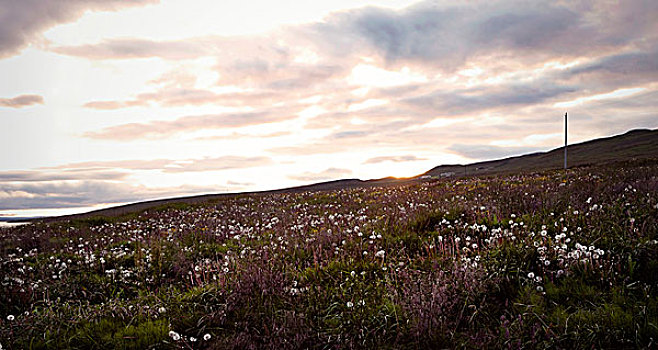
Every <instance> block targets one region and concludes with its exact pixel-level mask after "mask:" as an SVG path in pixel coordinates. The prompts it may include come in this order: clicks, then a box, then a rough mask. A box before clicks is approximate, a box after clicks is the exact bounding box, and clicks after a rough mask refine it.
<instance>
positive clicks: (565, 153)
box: [564, 112, 567, 170]
mask: <svg viewBox="0 0 658 350" xmlns="http://www.w3.org/2000/svg"><path fill="white" fill-rule="evenodd" d="M564 170H567V113H566V112H565V113H564Z"/></svg>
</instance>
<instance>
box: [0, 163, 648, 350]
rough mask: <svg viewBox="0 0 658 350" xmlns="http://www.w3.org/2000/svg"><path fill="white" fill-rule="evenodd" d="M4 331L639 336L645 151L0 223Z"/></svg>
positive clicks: (644, 278) (522, 345) (587, 343)
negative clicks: (635, 156)
mask: <svg viewBox="0 0 658 350" xmlns="http://www.w3.org/2000/svg"><path fill="white" fill-rule="evenodd" d="M0 283H1V284H0V317H1V319H0V344H1V348H2V349H41V348H52V349H56V348H68V349H148V348H158V349H160V348H165V349H167V348H171V349H178V348H181V349H226V348H228V349H231V348H236V349H260V348H265V349H272V348H277V349H301V348H310V349H352V348H378V349H399V348H402V349H406V348H410V349H417V348H467V349H475V348H492V349H493V348H496V349H498V348H499V349H526V348H570V349H585V348H587V349H591V348H599V349H601V348H615V349H619V348H653V347H656V346H657V345H656V342H658V160H655V159H654V160H644V161H630V162H621V163H615V164H608V165H606V166H600V167H578V168H573V169H569V170H568V171H567V172H564V171H544V172H534V173H519V174H512V175H499V176H483V177H469V178H455V179H438V180H437V179H434V180H429V181H425V182H422V183H420V182H419V183H417V184H412V185H405V186H388V187H373V188H357V189H345V190H333V191H318V192H302V193H278V194H256V195H236V196H233V197H227V198H224V199H218V200H214V201H211V202H208V203H202V204H192V205H186V204H178V205H177V204H172V205H167V206H163V207H159V208H153V209H149V210H146V211H143V212H139V213H133V214H129V215H124V216H121V217H114V218H110V217H92V218H87V219H80V220H72V221H65V222H56V223H48V224H46V223H37V224H33V225H25V226H19V227H13V228H1V229H0Z"/></svg>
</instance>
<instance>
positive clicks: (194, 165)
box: [164, 156, 272, 173]
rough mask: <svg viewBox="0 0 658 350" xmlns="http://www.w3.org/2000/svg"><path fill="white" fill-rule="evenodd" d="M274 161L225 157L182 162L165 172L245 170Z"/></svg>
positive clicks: (174, 164) (265, 158)
mask: <svg viewBox="0 0 658 350" xmlns="http://www.w3.org/2000/svg"><path fill="white" fill-rule="evenodd" d="M271 163H272V159H270V158H268V157H239V156H224V157H217V158H202V159H194V160H189V161H180V162H175V163H171V164H169V165H167V166H166V167H165V168H164V172H167V173H184V172H191V171H216V170H226V169H243V168H252V167H259V166H265V165H270V164H271Z"/></svg>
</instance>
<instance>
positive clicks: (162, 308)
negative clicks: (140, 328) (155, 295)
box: [158, 306, 167, 314]
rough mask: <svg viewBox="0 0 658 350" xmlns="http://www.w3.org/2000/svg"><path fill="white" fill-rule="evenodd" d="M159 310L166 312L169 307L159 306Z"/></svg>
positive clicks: (162, 312)
mask: <svg viewBox="0 0 658 350" xmlns="http://www.w3.org/2000/svg"><path fill="white" fill-rule="evenodd" d="M158 312H159V313H161V314H164V313H165V312H167V309H165V308H164V306H160V307H159V308H158Z"/></svg>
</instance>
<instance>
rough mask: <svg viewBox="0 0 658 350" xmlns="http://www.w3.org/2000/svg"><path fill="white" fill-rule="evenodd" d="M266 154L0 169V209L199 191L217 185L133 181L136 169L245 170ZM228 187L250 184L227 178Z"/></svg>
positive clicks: (213, 190)
mask: <svg viewBox="0 0 658 350" xmlns="http://www.w3.org/2000/svg"><path fill="white" fill-rule="evenodd" d="M271 163H272V160H271V159H270V158H267V157H240V156H222V157H214V158H210V157H209V158H200V159H185V160H167V159H155V160H119V161H94V162H78V163H71V164H64V165H60V166H56V167H48V168H39V169H35V170H14V171H0V210H6V209H29V208H68V207H83V206H90V205H94V204H99V202H102V203H125V202H136V201H143V200H148V199H156V198H168V197H177V196H184V195H194V194H201V193H216V192H220V190H221V189H220V188H216V187H208V186H205V187H204V186H191V185H183V186H178V187H167V188H152V187H147V186H143V185H132V184H131V181H130V180H129V179H128V176H129V175H130V173H131V172H135V171H154V170H155V171H161V172H163V173H189V172H204V171H219V170H228V169H244V168H251V167H259V166H265V165H268V164H271ZM228 185H229V186H232V187H236V186H237V187H244V186H248V185H251V184H243V183H238V182H231V183H229V184H228Z"/></svg>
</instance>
